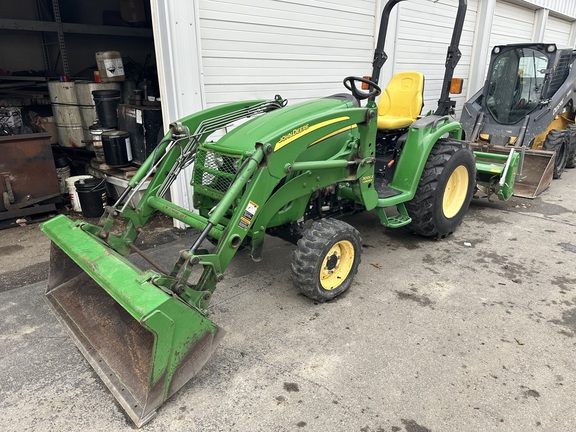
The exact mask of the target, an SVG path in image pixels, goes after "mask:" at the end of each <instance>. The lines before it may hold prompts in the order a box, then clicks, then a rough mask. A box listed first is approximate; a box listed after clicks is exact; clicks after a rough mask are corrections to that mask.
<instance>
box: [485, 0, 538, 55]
mask: <svg viewBox="0 0 576 432" xmlns="http://www.w3.org/2000/svg"><path fill="white" fill-rule="evenodd" d="M533 28H534V11H533V10H532V9H528V8H525V7H522V6H519V5H516V4H512V3H508V2H504V1H498V2H497V3H496V9H495V11H494V21H493V24H492V34H491V35H490V51H492V48H493V47H494V46H495V45H506V44H513V43H523V42H530V41H531V38H532V30H533Z"/></svg>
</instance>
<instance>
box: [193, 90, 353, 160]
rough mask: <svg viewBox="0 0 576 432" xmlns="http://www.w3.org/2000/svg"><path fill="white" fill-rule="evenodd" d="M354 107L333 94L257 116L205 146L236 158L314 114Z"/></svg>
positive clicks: (343, 96) (346, 97)
mask: <svg viewBox="0 0 576 432" xmlns="http://www.w3.org/2000/svg"><path fill="white" fill-rule="evenodd" d="M354 107H358V103H357V101H356V100H355V99H354V98H353V97H352V96H351V95H348V94H335V95H332V96H328V97H325V98H323V99H316V100H313V101H310V102H303V103H299V104H296V105H293V106H290V107H285V108H281V109H278V110H275V111H272V112H269V113H266V114H264V115H261V116H258V117H256V118H254V119H252V120H249V121H248V122H246V123H244V124H241V125H239V126H237V127H236V128H234V129H233V130H231V131H230V132H228V133H227V134H226V135H224V136H223V137H221V138H220V139H218V141H215V142H206V143H205V144H204V145H205V146H206V147H207V148H211V149H214V150H216V151H217V152H224V153H228V154H238V155H239V154H242V153H245V152H249V151H252V150H254V146H255V144H256V143H257V142H261V143H266V142H267V141H268V140H269V138H271V137H273V136H277V135H278V134H279V133H281V134H282V135H289V134H291V133H293V131H295V130H298V129H299V128H301V127H302V126H303V125H305V124H306V123H307V122H308V121H309V119H310V118H311V117H313V116H315V115H318V114H320V113H324V114H328V113H330V112H334V111H339V110H343V109H347V108H354Z"/></svg>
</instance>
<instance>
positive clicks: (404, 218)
mask: <svg viewBox="0 0 576 432" xmlns="http://www.w3.org/2000/svg"><path fill="white" fill-rule="evenodd" d="M396 209H397V210H398V213H396V214H393V215H387V214H386V208H384V207H376V213H377V214H378V217H379V218H380V223H381V224H382V225H384V226H386V227H388V228H400V227H403V226H406V225H408V224H409V223H410V222H412V218H411V217H410V216H408V212H407V211H406V207H405V206H404V204H398V205H397V206H396Z"/></svg>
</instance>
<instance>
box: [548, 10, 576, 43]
mask: <svg viewBox="0 0 576 432" xmlns="http://www.w3.org/2000/svg"><path fill="white" fill-rule="evenodd" d="M571 30H572V24H571V23H570V22H569V21H566V20H563V19H561V18H556V17H553V16H549V17H548V22H547V25H546V30H545V31H544V40H543V42H554V43H555V44H556V45H558V47H559V48H566V47H568V45H569V41H570V32H571Z"/></svg>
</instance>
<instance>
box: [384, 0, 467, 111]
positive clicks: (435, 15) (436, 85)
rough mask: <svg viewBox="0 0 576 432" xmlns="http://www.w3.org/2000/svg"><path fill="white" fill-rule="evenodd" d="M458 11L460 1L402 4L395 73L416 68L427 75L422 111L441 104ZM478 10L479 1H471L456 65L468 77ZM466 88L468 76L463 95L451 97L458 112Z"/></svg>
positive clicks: (417, 0)
mask: <svg viewBox="0 0 576 432" xmlns="http://www.w3.org/2000/svg"><path fill="white" fill-rule="evenodd" d="M457 10H458V2H457V1H455V0H439V1H431V0H414V1H407V2H403V3H400V10H399V13H398V27H397V39H396V42H397V43H396V49H395V53H394V73H396V72H401V71H408V70H414V71H419V72H422V73H423V74H424V78H425V82H424V109H423V110H422V112H423V113H426V112H427V111H430V110H435V109H436V107H437V106H438V98H439V97H440V91H441V87H442V81H443V78H444V70H445V68H444V63H445V60H446V50H447V49H448V45H449V44H450V40H451V37H452V29H453V27H454V21H455V19H456V12H457ZM476 11H477V2H476V0H468V8H467V12H466V20H465V23H464V30H463V32H462V37H461V40H460V51H461V52H462V58H461V59H460V62H459V63H458V66H457V67H456V71H455V72H454V77H460V78H467V77H468V69H469V68H470V55H471V52H472V41H473V36H474V25H475V22H476ZM384 67H386V65H385V66H384ZM383 84H384V83H383ZM466 91H467V80H466V79H465V80H464V89H463V91H462V94H461V95H453V96H452V99H454V100H456V110H457V112H458V113H459V110H460V109H461V107H462V106H463V104H464V102H465V96H466Z"/></svg>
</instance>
